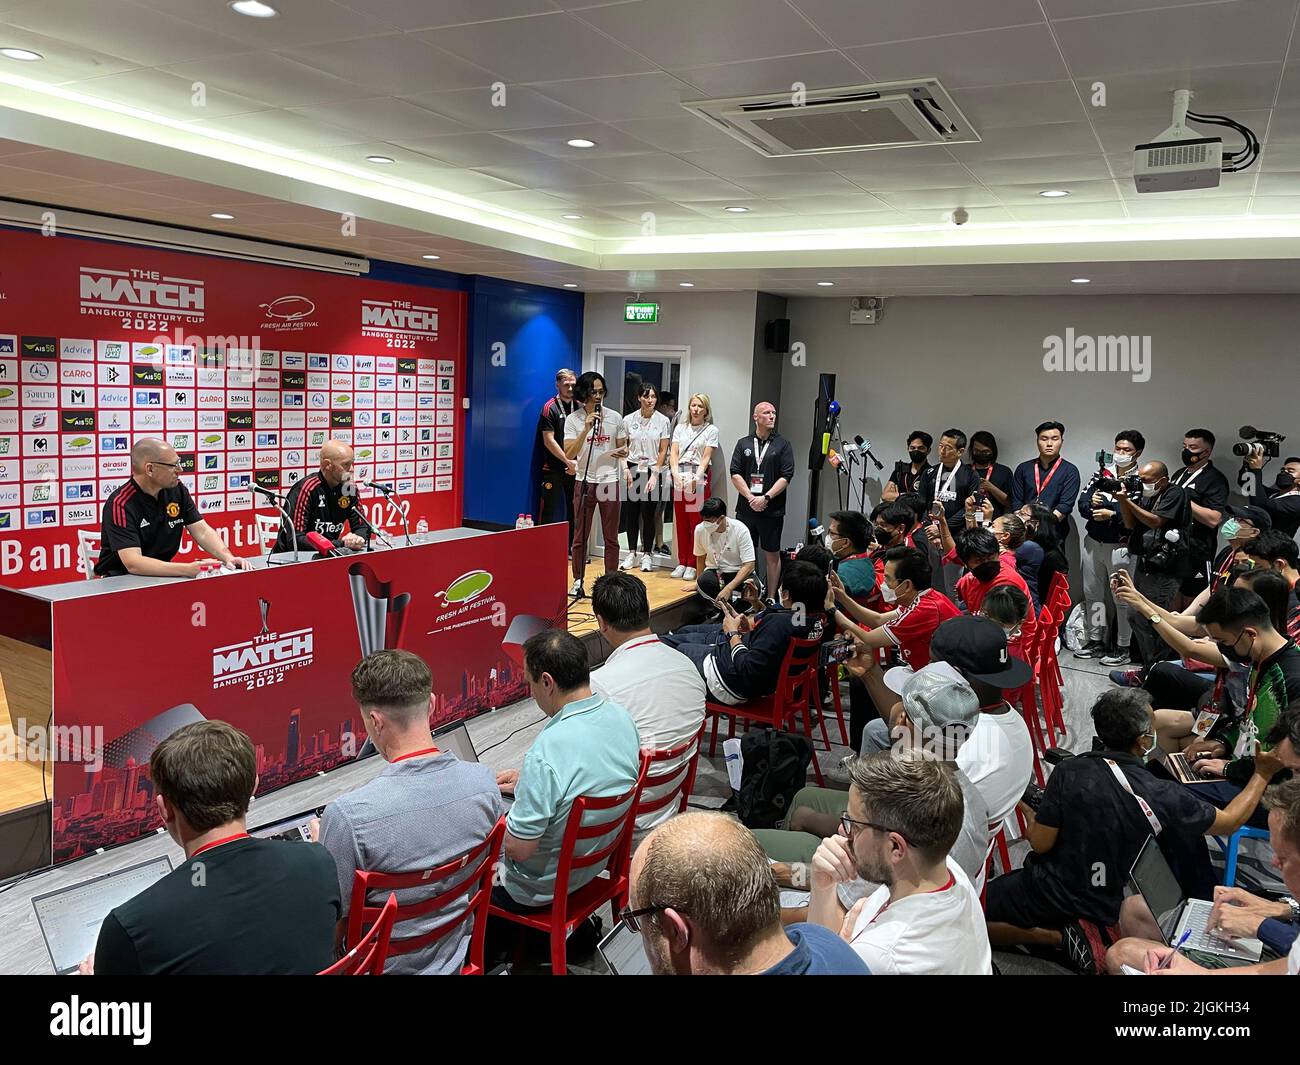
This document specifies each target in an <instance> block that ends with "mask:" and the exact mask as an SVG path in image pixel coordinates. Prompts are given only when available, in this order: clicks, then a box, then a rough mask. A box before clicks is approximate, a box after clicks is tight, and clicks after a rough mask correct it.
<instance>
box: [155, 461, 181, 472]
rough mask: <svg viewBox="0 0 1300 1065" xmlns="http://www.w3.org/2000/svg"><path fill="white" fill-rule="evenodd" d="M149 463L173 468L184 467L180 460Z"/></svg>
mask: <svg viewBox="0 0 1300 1065" xmlns="http://www.w3.org/2000/svg"><path fill="white" fill-rule="evenodd" d="M149 465H150V466H166V467H168V468H169V469H173V470H179V469H183V467H182V466H181V464H180V463H179V462H150V463H149Z"/></svg>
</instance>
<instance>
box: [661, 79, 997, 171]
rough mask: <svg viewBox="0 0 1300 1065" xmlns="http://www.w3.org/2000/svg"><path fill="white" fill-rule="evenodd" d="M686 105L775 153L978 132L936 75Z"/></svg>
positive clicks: (938, 139) (968, 137) (859, 148)
mask: <svg viewBox="0 0 1300 1065" xmlns="http://www.w3.org/2000/svg"><path fill="white" fill-rule="evenodd" d="M682 106H683V107H684V108H686V110H688V111H691V112H693V113H694V114H697V115H699V116H700V117H701V118H703V119H705V120H706V121H708V122H710V123H712V124H713V125H715V126H717V127H718V128H719V129H721V130H722V131H723V132H724V133H728V134H730V135H731V136H733V137H735V138H736V139H737V140H739V141H742V142H743V143H745V144H747V145H749V146H750V147H751V148H753V149H754V151H756V152H758V153H759V154H761V155H766V156H772V157H776V156H784V155H822V154H826V153H830V152H863V151H871V150H875V149H880V148H907V147H911V146H914V145H918V144H966V143H970V142H972V141H978V140H979V139H980V136H979V134H978V133H976V132H975V129H974V127H973V126H972V125H971V124H970V123H969V122H968V121H967V120H966V116H965V115H963V114H962V113H961V109H960V108H959V107H958V106H957V105H956V103H954V102H953V99H952V97H951V96H949V95H948V93H947V91H946V90H945V89H944V87H943V86H942V85H940V84H939V80H938V79H937V78H916V79H913V80H911V81H891V82H885V83H883V84H879V85H851V86H846V87H843V88H838V89H808V90H804V91H803V92H801V93H794V92H780V93H765V94H763V95H760V96H736V97H732V98H731V99H727V100H693V101H691V102H689V103H683V104H682Z"/></svg>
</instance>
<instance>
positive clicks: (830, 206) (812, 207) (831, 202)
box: [773, 178, 885, 217]
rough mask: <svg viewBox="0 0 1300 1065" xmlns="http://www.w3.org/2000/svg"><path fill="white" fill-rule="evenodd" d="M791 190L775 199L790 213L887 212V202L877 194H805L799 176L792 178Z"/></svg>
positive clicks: (846, 213)
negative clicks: (876, 195)
mask: <svg viewBox="0 0 1300 1065" xmlns="http://www.w3.org/2000/svg"><path fill="white" fill-rule="evenodd" d="M791 181H792V184H791V186H790V191H789V192H788V193H787V194H786V195H785V196H782V197H781V198H780V199H779V200H774V201H773V202H775V203H777V205H778V206H780V207H782V208H783V209H785V210H786V211H788V212H789V213H790V214H794V215H799V216H801V217H802V216H806V215H848V214H864V213H866V212H868V211H880V212H882V213H884V212H885V204H884V203H883V202H882V201H881V200H880V199H878V198H877V197H875V196H871V195H869V194H867V193H865V192H859V193H857V194H856V195H848V194H843V195H839V194H835V193H830V194H829V195H827V194H822V195H804V194H803V193H802V191H801V186H800V185H799V179H798V178H792V179H791Z"/></svg>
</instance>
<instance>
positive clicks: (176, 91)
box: [76, 68, 266, 122]
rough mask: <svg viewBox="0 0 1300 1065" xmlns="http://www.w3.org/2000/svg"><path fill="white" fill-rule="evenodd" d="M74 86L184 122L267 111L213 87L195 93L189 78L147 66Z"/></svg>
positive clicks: (260, 103)
mask: <svg viewBox="0 0 1300 1065" xmlns="http://www.w3.org/2000/svg"><path fill="white" fill-rule="evenodd" d="M76 88H77V91H78V92H82V93H85V94H86V95H87V96H93V97H96V98H97V99H100V100H108V101H111V102H113V103H119V104H127V105H129V106H131V107H138V108H141V109H143V110H145V111H150V112H152V113H153V114H157V115H163V116H165V117H167V118H173V119H179V120H181V121H185V122H189V121H198V120H201V119H214V118H220V117H222V116H223V115H237V114H242V113H244V112H246V111H263V110H266V104H264V103H262V102H261V101H260V100H255V99H253V98H252V97H249V96H240V95H238V94H236V93H228V92H223V91H222V90H220V89H218V88H216V87H215V86H208V87H206V88H205V89H204V90H203V91H202V92H198V91H197V90H195V88H194V83H193V82H192V81H191V80H190V79H188V78H182V77H179V76H177V75H175V74H168V73H166V72H164V71H161V70H155V69H149V68H146V69H141V70H128V71H124V72H123V73H121V74H110V75H108V76H107V77H103V78H90V79H88V80H86V81H82V82H79V83H78V84H77V86H76ZM199 100H201V101H202V104H201V105H200V104H199V103H198V102H197V101H199Z"/></svg>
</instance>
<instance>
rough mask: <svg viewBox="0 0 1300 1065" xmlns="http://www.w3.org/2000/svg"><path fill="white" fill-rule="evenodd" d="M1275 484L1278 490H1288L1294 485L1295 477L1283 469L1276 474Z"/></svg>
mask: <svg viewBox="0 0 1300 1065" xmlns="http://www.w3.org/2000/svg"><path fill="white" fill-rule="evenodd" d="M1275 485H1276V487H1277V490H1278V491H1279V492H1289V491H1291V489H1292V488H1294V487H1295V478H1294V477H1292V476H1291V474H1289V473H1287V472H1286V471H1285V470H1283V471H1282V472H1281V473H1279V474H1278V475H1277V481H1276V482H1275Z"/></svg>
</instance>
